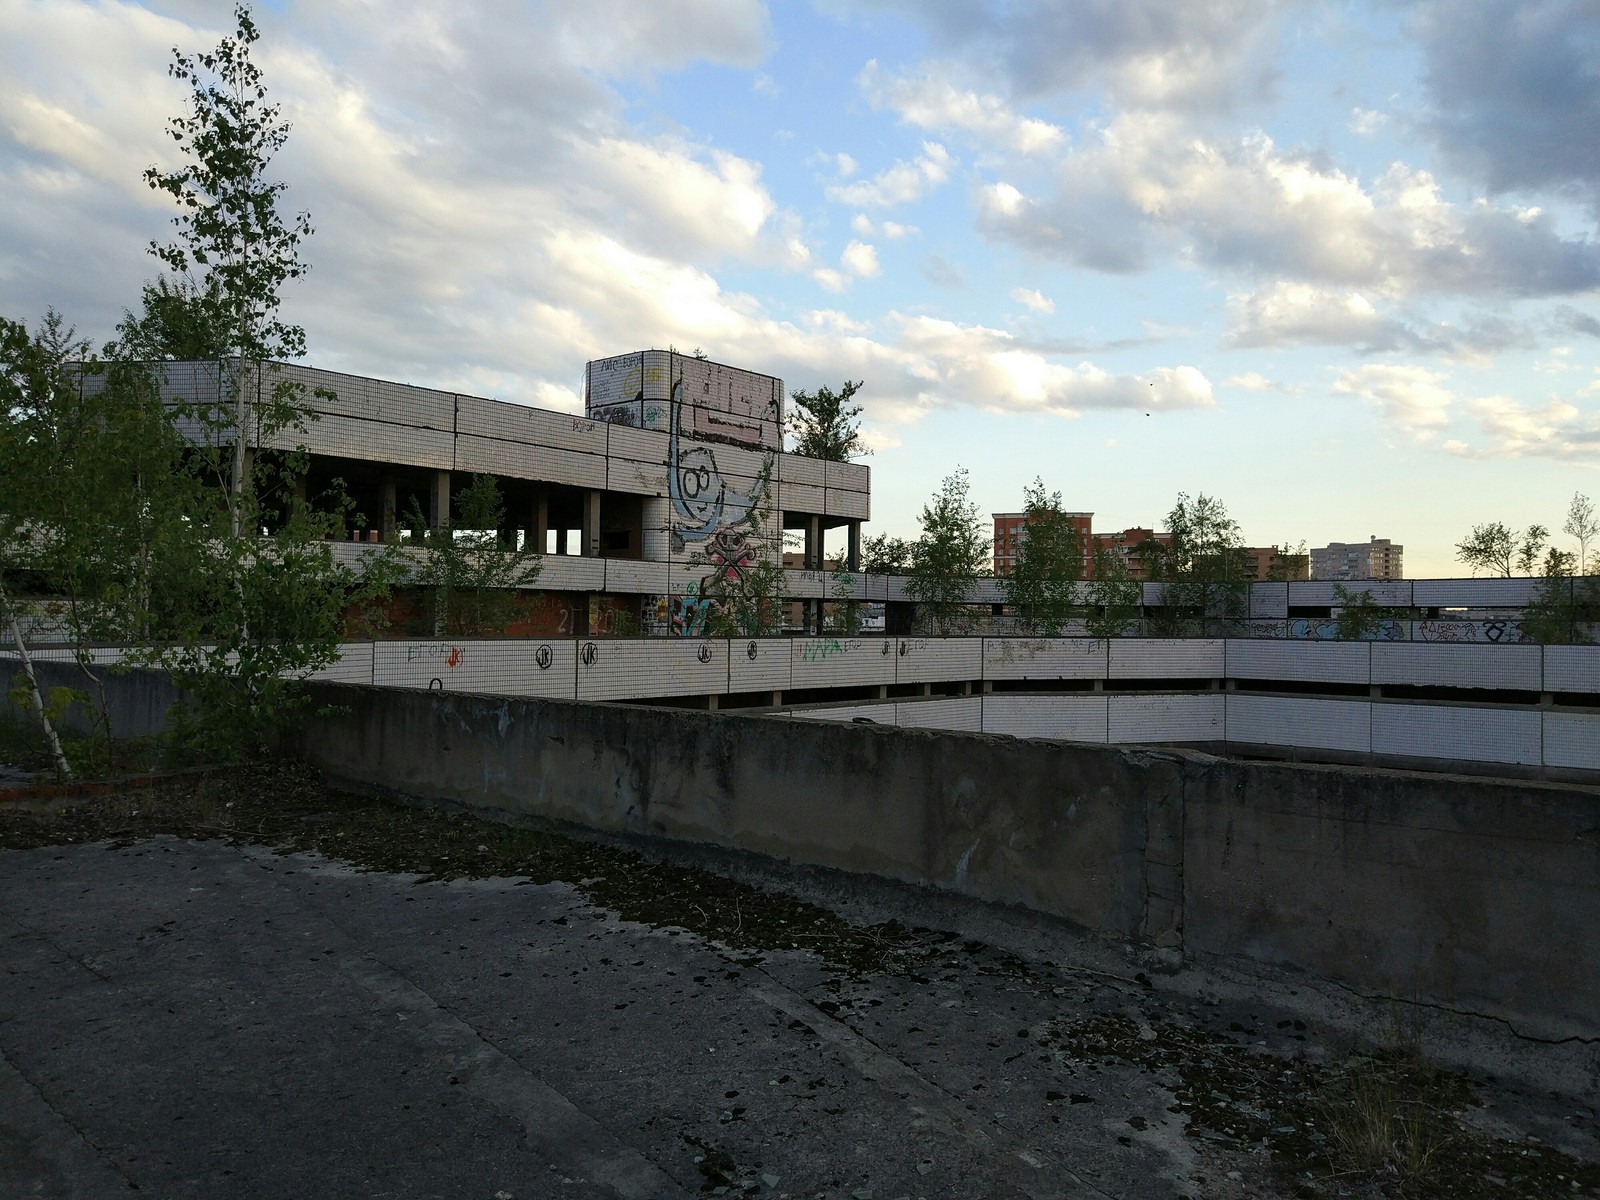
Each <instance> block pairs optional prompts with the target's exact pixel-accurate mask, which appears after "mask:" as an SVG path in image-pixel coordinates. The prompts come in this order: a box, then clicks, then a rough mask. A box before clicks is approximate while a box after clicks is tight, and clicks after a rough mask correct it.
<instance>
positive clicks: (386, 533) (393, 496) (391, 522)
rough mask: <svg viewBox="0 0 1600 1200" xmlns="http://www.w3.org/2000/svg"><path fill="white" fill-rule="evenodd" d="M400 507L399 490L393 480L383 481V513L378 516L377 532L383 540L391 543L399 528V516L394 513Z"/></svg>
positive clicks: (397, 513) (396, 512)
mask: <svg viewBox="0 0 1600 1200" xmlns="http://www.w3.org/2000/svg"><path fill="white" fill-rule="evenodd" d="M399 507H400V489H399V488H398V487H397V486H396V484H395V481H394V480H393V479H385V480H384V481H383V512H382V514H381V515H380V516H379V518H378V520H379V526H378V528H379V530H380V531H381V533H382V535H383V540H384V541H386V542H392V541H393V540H394V535H395V531H396V529H397V528H398V527H399V523H400V514H399V512H398V511H396V510H397V509H398V508H399Z"/></svg>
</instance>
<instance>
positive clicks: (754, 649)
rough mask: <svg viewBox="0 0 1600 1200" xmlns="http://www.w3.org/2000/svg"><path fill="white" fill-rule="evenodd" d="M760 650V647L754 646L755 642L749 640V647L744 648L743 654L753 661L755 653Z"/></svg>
mask: <svg viewBox="0 0 1600 1200" xmlns="http://www.w3.org/2000/svg"><path fill="white" fill-rule="evenodd" d="M760 652H761V651H760V649H759V648H758V647H757V646H756V644H755V643H754V642H751V643H750V645H749V647H748V648H747V649H746V650H745V654H746V655H748V656H749V658H750V661H751V662H755V660H756V655H757V654H759V653H760Z"/></svg>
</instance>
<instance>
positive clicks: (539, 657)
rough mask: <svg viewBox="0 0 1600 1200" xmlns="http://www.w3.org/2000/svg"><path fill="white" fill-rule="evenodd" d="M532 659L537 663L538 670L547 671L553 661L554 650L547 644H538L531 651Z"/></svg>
mask: <svg viewBox="0 0 1600 1200" xmlns="http://www.w3.org/2000/svg"><path fill="white" fill-rule="evenodd" d="M533 661H534V662H536V663H538V664H539V670H541V671H548V670H549V669H550V664H551V663H552V662H554V661H555V652H554V651H552V650H551V649H550V647H549V646H540V647H539V648H538V649H537V650H535V651H534V652H533Z"/></svg>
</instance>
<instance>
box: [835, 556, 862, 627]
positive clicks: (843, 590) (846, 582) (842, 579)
mask: <svg viewBox="0 0 1600 1200" xmlns="http://www.w3.org/2000/svg"><path fill="white" fill-rule="evenodd" d="M828 578H829V580H830V581H831V583H832V585H833V586H832V589H831V590H832V592H833V596H834V601H833V611H832V613H831V614H830V616H829V625H828V628H829V630H830V631H831V632H833V633H842V634H844V636H845V637H855V636H856V635H857V634H858V633H860V632H861V601H859V600H857V599H856V598H855V594H856V581H855V576H854V575H852V574H851V573H850V572H849V570H847V569H846V567H845V564H844V563H840V564H839V565H838V566H836V567H835V568H834V569H833V570H832V572H830V573H829V576H828Z"/></svg>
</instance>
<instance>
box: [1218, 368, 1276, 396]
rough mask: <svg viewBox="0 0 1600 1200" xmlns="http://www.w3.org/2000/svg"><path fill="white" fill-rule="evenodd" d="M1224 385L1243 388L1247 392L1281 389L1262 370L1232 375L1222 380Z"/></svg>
mask: <svg viewBox="0 0 1600 1200" xmlns="http://www.w3.org/2000/svg"><path fill="white" fill-rule="evenodd" d="M1222 386H1223V387H1236V388H1243V389H1244V390H1245V391H1247V392H1272V391H1277V390H1278V389H1279V385H1278V384H1276V383H1273V382H1272V380H1270V379H1268V378H1267V377H1266V376H1265V375H1263V374H1262V373H1261V372H1260V371H1246V372H1245V373H1244V374H1243V375H1230V376H1228V378H1226V379H1224V380H1223V381H1222Z"/></svg>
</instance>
